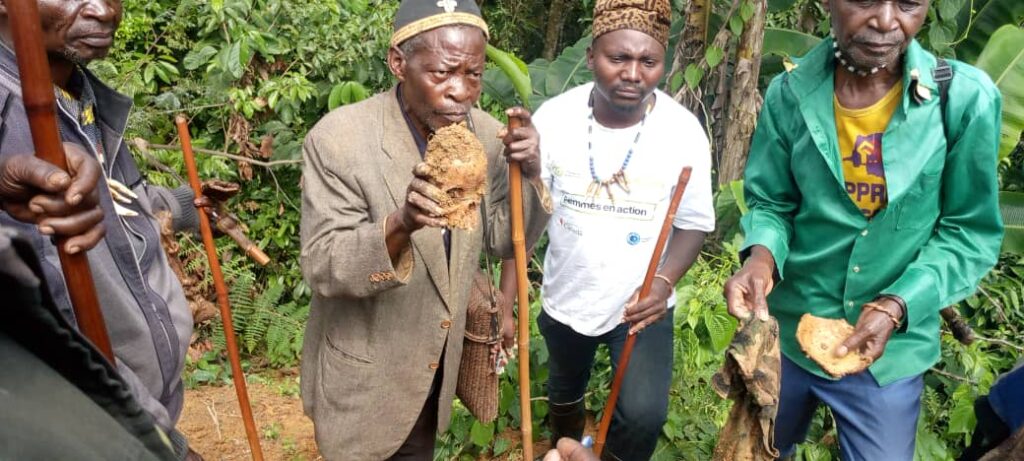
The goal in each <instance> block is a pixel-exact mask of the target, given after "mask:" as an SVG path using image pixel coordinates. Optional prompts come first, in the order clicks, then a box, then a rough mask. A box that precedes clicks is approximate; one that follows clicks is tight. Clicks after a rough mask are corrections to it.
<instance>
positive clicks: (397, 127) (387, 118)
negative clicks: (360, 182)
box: [379, 88, 457, 310]
mask: <svg viewBox="0 0 1024 461" xmlns="http://www.w3.org/2000/svg"><path fill="white" fill-rule="evenodd" d="M380 117H381V121H382V123H381V132H380V134H379V138H380V139H381V148H382V149H383V150H384V153H385V154H386V155H387V157H388V160H389V162H390V164H389V168H388V171H387V172H386V173H385V174H384V183H385V185H387V188H388V192H389V193H390V194H391V199H392V200H394V202H395V206H396V207H399V206H401V205H402V204H403V203H404V202H405V195H406V189H407V187H408V185H409V183H410V182H412V179H413V175H412V169H413V167H415V166H416V164H417V163H419V162H420V161H421V159H420V156H419V150H418V148H417V147H416V142H415V141H414V140H413V138H412V134H411V133H409V126H408V125H407V124H406V123H405V118H404V117H403V116H402V111H401V109H400V108H399V107H398V99H397V96H396V95H395V89H394V88H393V89H392V90H391V91H389V92H388V93H387V94H385V95H384V101H383V103H382V104H381V114H380ZM412 245H413V248H415V250H416V252H417V253H419V256H420V259H421V260H422V261H423V263H424V265H426V267H427V272H428V273H429V274H430V278H431V279H432V280H433V281H434V285H435V286H436V287H437V291H438V292H439V293H440V294H441V299H443V300H444V303H445V306H446V307H447V308H448V310H451V305H450V303H451V301H452V300H451V282H450V281H449V274H448V259H447V257H446V255H445V250H444V237H442V235H441V229H434V228H423V229H420V230H418V231H416V232H414V233H413V234H412ZM452 246H453V247H454V243H453V245H452ZM453 256H454V255H453ZM453 261H457V260H455V259H453Z"/></svg>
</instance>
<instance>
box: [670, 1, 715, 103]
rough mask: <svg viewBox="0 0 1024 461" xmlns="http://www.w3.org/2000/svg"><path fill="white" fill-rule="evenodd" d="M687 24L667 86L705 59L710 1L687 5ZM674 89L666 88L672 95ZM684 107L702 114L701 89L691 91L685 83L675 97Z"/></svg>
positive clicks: (692, 2) (677, 46) (677, 45)
mask: <svg viewBox="0 0 1024 461" xmlns="http://www.w3.org/2000/svg"><path fill="white" fill-rule="evenodd" d="M685 14H686V24H685V26H684V27H683V36H682V37H681V38H680V39H679V41H678V42H677V43H676V50H675V59H673V62H672V70H671V71H670V72H669V74H668V75H669V78H668V82H667V83H666V85H667V86H669V87H670V86H671V85H672V83H671V82H672V77H673V76H674V75H675V74H677V73H683V72H684V71H685V70H686V66H687V65H688V64H696V65H700V63H701V61H702V60H703V59H704V50H705V49H706V47H707V46H706V45H707V37H708V18H709V17H710V15H711V2H710V0H690V1H689V2H687V4H686V13H685ZM672 90H674V88H666V90H665V91H666V92H669V93H671V92H672ZM673 96H674V98H675V100H676V101H679V103H680V104H682V105H683V107H686V108H687V109H690V112H693V113H695V114H698V115H699V114H700V112H701V111H700V110H699V109H700V103H701V96H702V94H701V88H700V86H699V85H698V86H697V88H693V89H691V88H690V87H689V86H687V85H686V84H685V83H684V84H683V86H681V87H680V88H679V90H678V91H677V92H676V94H675V95H673Z"/></svg>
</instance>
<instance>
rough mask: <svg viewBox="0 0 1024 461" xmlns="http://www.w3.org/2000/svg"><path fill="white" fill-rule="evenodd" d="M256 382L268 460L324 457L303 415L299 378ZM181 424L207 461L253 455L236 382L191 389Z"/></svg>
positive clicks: (256, 408)
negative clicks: (250, 453) (299, 393)
mask: <svg viewBox="0 0 1024 461" xmlns="http://www.w3.org/2000/svg"><path fill="white" fill-rule="evenodd" d="M250 381H251V382H250V383H249V384H248V387H249V400H250V401H251V402H252V410H253V416H254V418H255V420H256V427H257V430H258V432H259V434H260V445H261V446H262V448H263V455H264V458H265V459H266V460H268V461H279V460H280V461H314V460H321V459H323V458H321V457H320V455H319V454H318V453H317V449H316V442H315V441H314V440H313V422H312V421H310V420H309V418H307V417H306V415H305V414H303V413H302V401H301V400H300V399H299V397H298V382H297V381H296V379H295V377H289V376H285V377H281V378H277V379H259V378H257V379H254V380H250ZM252 381H255V382H252ZM178 428H179V430H181V431H182V432H183V433H184V434H185V435H186V436H187V437H188V438H189V443H190V444H191V446H192V447H193V449H194V450H196V452H198V453H199V454H201V455H203V458H205V459H206V461H227V460H248V459H250V458H249V443H248V441H247V439H246V437H245V428H244V426H243V425H242V418H241V416H240V412H239V410H238V400H237V398H236V397H235V389H234V388H233V387H231V386H220V387H213V386H203V387H199V388H197V389H191V390H186V391H185V409H184V411H183V412H182V416H181V421H180V422H179V425H178Z"/></svg>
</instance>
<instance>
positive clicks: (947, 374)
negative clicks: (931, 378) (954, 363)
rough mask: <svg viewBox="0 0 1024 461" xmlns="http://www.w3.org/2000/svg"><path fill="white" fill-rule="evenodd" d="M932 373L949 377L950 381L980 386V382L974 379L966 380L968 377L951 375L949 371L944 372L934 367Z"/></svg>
mask: <svg viewBox="0 0 1024 461" xmlns="http://www.w3.org/2000/svg"><path fill="white" fill-rule="evenodd" d="M931 371H932V372H933V373H935V374H937V375H940V376H945V377H947V378H949V379H952V380H956V381H960V382H964V383H969V384H971V385H974V386H977V385H978V382H977V381H975V380H973V379H970V378H966V377H963V376H960V375H957V374H953V373H950V372H948V371H942V370H940V369H938V368H935V367H932V368H931Z"/></svg>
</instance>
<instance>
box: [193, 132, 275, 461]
mask: <svg viewBox="0 0 1024 461" xmlns="http://www.w3.org/2000/svg"><path fill="white" fill-rule="evenodd" d="M174 123H175V124H176V125H177V126H178V137H179V138H181V151H182V153H183V154H184V156H185V168H187V169H188V182H189V183H190V184H191V185H192V191H193V192H195V194H196V198H199V197H200V196H201V195H202V193H203V189H202V185H201V184H200V183H199V170H198V169H196V158H195V154H193V153H192V136H191V135H190V134H189V132H188V120H187V119H186V118H185V116H183V115H179V116H177V117H175V119H174ZM199 231H200V232H201V233H202V234H203V246H204V247H206V257H207V259H209V261H210V273H211V274H212V275H213V285H214V287H215V288H216V290H217V302H218V304H219V305H220V318H221V321H222V322H224V339H225V343H227V346H228V359H229V360H230V362H231V379H232V381H234V383H235V394H237V395H238V406H239V407H241V410H242V423H243V424H244V425H245V435H246V437H247V438H248V439H249V450H250V451H251V453H252V459H253V460H255V461H263V450H262V449H261V448H260V436H259V434H258V433H257V432H256V422H255V421H254V420H253V417H252V407H251V406H250V405H249V392H248V391H247V390H246V387H245V375H244V374H242V362H241V360H240V359H239V356H238V342H237V341H236V340H235V329H234V326H233V325H232V324H231V305H230V304H229V301H228V286H227V284H226V283H224V273H223V272H221V268H220V259H219V258H218V257H217V247H215V246H214V244H213V231H212V230H211V229H210V218H209V216H207V215H206V210H205V209H203V208H200V209H199Z"/></svg>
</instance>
